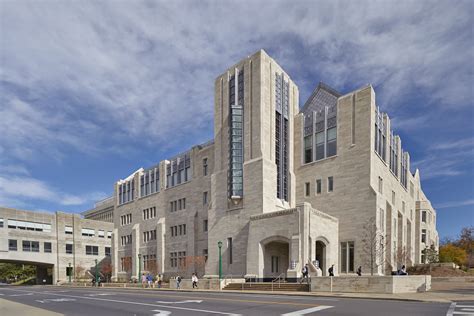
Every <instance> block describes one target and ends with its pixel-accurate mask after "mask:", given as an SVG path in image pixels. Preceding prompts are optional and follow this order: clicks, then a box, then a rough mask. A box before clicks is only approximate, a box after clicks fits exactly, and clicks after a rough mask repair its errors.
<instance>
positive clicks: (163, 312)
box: [152, 309, 171, 316]
mask: <svg viewBox="0 0 474 316" xmlns="http://www.w3.org/2000/svg"><path fill="white" fill-rule="evenodd" d="M152 312H158V314H154V315H153V316H159V315H171V312H169V311H161V310H159V309H154V310H152Z"/></svg>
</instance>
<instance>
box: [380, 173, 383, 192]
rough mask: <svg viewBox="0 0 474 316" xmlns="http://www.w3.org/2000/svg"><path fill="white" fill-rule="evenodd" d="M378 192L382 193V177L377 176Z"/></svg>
mask: <svg viewBox="0 0 474 316" xmlns="http://www.w3.org/2000/svg"><path fill="white" fill-rule="evenodd" d="M379 193H383V179H382V177H379Z"/></svg>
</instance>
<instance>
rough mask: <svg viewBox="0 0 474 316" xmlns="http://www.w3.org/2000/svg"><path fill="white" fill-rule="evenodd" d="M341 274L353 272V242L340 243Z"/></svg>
mask: <svg viewBox="0 0 474 316" xmlns="http://www.w3.org/2000/svg"><path fill="white" fill-rule="evenodd" d="M341 272H342V273H350V272H354V242H353V241H346V242H341Z"/></svg>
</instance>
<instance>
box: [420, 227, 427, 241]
mask: <svg viewBox="0 0 474 316" xmlns="http://www.w3.org/2000/svg"><path fill="white" fill-rule="evenodd" d="M421 242H423V243H426V229H422V230H421Z"/></svg>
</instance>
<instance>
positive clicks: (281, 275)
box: [272, 273, 285, 292]
mask: <svg viewBox="0 0 474 316" xmlns="http://www.w3.org/2000/svg"><path fill="white" fill-rule="evenodd" d="M284 276H285V273H282V274H280V275H279V276H277V277H276V278H274V279H273V280H272V292H273V283H275V282H276V281H278V288H280V286H281V279H282V277H284Z"/></svg>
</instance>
